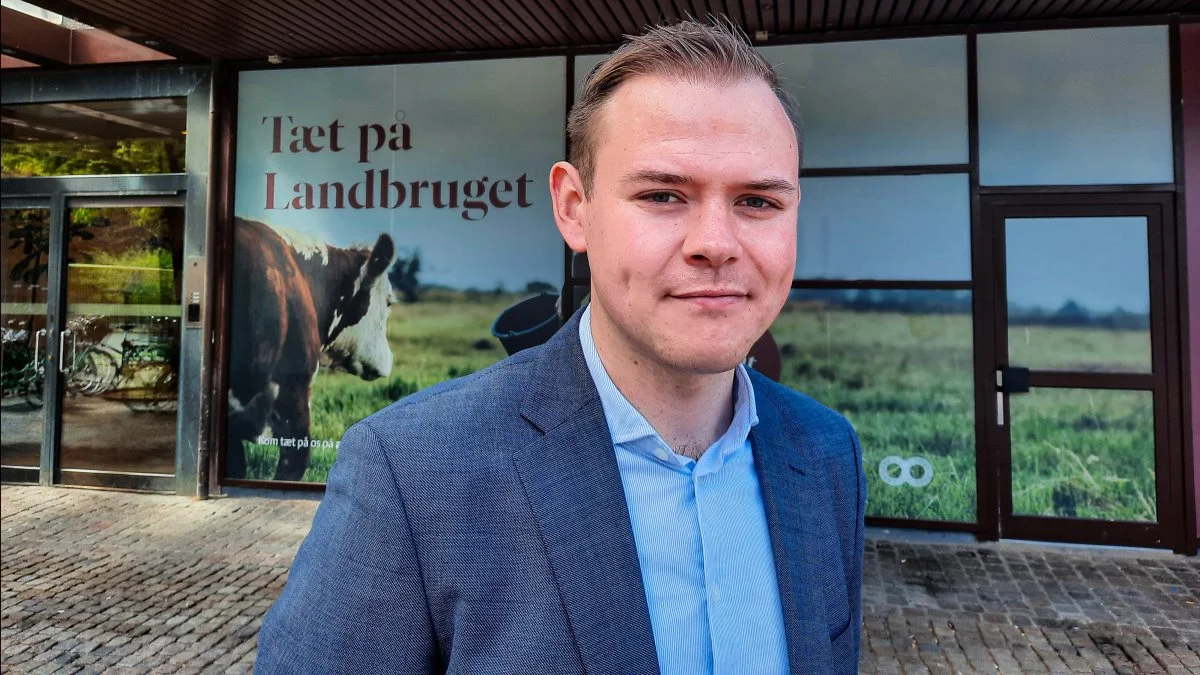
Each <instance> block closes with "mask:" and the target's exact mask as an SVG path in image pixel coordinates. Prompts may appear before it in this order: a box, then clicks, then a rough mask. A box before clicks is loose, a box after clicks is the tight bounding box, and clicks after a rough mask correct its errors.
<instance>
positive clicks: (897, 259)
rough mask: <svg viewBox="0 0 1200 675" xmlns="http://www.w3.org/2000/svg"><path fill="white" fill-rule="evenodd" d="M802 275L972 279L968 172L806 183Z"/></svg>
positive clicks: (798, 241) (798, 242)
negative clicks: (966, 173)
mask: <svg viewBox="0 0 1200 675" xmlns="http://www.w3.org/2000/svg"><path fill="white" fill-rule="evenodd" d="M800 190H801V193H802V196H801V200H800V225H799V227H800V229H799V232H798V233H797V237H796V247H797V252H796V278H797V279H881V280H882V279H887V280H897V279H899V280H912V279H927V280H928V279H932V280H969V279H970V278H971V211H970V188H969V181H968V179H967V176H966V175H965V174H945V175H940V174H939V175H925V176H853V177H838V178H804V179H802V180H801V181H800Z"/></svg>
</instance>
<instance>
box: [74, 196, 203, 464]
mask: <svg viewBox="0 0 1200 675" xmlns="http://www.w3.org/2000/svg"><path fill="white" fill-rule="evenodd" d="M183 230H184V210H183V208H182V207H179V206H166V207H132V208H130V207H120V208H72V209H70V210H69V211H68V217H67V233H66V234H67V236H66V240H67V260H68V264H67V327H66V333H65V337H64V338H63V340H64V346H65V351H64V359H65V362H64V363H62V364H60V366H61V367H63V368H64V370H65V382H64V387H65V389H66V391H67V393H68V395H67V396H65V397H63V399H62V439H61V448H60V451H61V458H60V461H61V465H62V469H63V471H86V472H93V471H102V472H110V471H116V472H121V473H125V472H138V473H144V474H158V475H166V476H169V475H171V474H173V473H175V445H176V427H177V426H178V415H177V410H178V403H179V337H180V336H179V328H180V326H179V318H180V306H179V301H180V279H181V275H182V273H183V264H182V263H183ZM131 428H137V430H138V432H137V434H134V435H132V436H131V435H130V433H129V430H130V429H131Z"/></svg>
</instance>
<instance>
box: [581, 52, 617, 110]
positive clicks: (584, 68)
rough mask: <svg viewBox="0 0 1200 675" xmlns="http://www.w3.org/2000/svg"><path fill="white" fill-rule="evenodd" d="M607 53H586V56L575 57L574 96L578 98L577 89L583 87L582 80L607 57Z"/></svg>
mask: <svg viewBox="0 0 1200 675" xmlns="http://www.w3.org/2000/svg"><path fill="white" fill-rule="evenodd" d="M608 56H609V55H608V54H588V55H586V56H576V57H575V98H576V100H578V99H579V90H580V89H582V88H583V81H584V80H585V79H587V76H588V75H589V74H590V73H591V72H592V69H593V68H595V67H596V66H598V65H600V62H601V61H603V60H604V59H607V58H608Z"/></svg>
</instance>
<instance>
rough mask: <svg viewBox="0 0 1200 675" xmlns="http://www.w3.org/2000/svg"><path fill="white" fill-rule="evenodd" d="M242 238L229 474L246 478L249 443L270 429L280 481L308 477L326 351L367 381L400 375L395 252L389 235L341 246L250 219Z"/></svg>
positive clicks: (238, 234)
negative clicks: (368, 244) (315, 385)
mask: <svg viewBox="0 0 1200 675" xmlns="http://www.w3.org/2000/svg"><path fill="white" fill-rule="evenodd" d="M234 237H235V242H236V248H235V251H236V252H237V253H236V255H235V256H234V270H233V294H234V301H233V303H232V309H233V313H232V316H231V320H232V326H231V336H232V337H231V340H230V366H229V381H230V386H229V418H228V419H229V428H228V439H229V443H228V448H229V450H228V455H227V458H228V462H227V467H226V474H227V475H228V476H230V477H235V478H241V477H244V476H245V475H246V458H245V452H244V449H243V445H242V441H253V440H255V439H257V438H258V437H259V436H261V434H262V433H263V431H264V430H265V428H266V427H268V426H269V427H270V428H271V435H272V437H274V438H276V439H280V448H279V464H278V466H277V467H276V469H275V479H276V480H300V478H301V476H303V475H304V471H305V469H307V468H308V458H309V448H308V447H307V445H308V439H309V428H310V417H309V399H310V396H311V394H312V382H313V379H314V378H315V377H316V374H317V370H318V368H319V367H320V362H321V357H322V354H325V356H326V357H327V358H328V360H329V362H330V364H331V365H332V366H334V367H338V368H342V369H345V370H347V371H349V372H351V373H354V374H355V375H358V376H359V377H361V378H363V379H364V380H373V379H376V378H379V377H387V376H388V375H389V374H390V373H391V370H392V353H391V350H390V348H389V347H388V342H387V319H388V306H389V305H390V304H391V284H390V282H389V281H388V278H387V270H388V267H390V266H391V264H392V258H393V257H394V256H395V246H394V245H393V243H392V238H391V237H389V236H388V235H387V234H380V235H379V239H378V240H377V241H376V242H375V245H374V246H373V247H372V248H371V249H370V250H366V249H354V248H352V249H347V248H339V247H336V246H330V245H328V244H324V243H318V242H314V241H309V240H305V239H303V238H301V237H300V236H299V235H294V234H289V233H287V232H285V231H283V230H276V229H273V228H271V227H270V226H268V225H266V224H264V223H260V222H258V221H254V220H248V219H245V218H235V219H234ZM283 439H296V440H299V439H304V441H305V442H304V443H295V444H294V445H293V444H286V445H285V442H284V441H283ZM288 445H290V447H287V446H288ZM301 446H303V447H301Z"/></svg>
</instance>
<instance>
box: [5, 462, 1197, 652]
mask: <svg viewBox="0 0 1200 675" xmlns="http://www.w3.org/2000/svg"><path fill="white" fill-rule="evenodd" d="M316 505H317V502H316V501H315V500H313V499H274V498H262V497H226V498H221V499H213V500H209V501H206V502H193V501H189V500H186V499H183V498H179V497H170V496H157V495H144V494H128V493H119V492H104V491H94V490H93V491H89V490H74V489H66V488H38V487H25V486H11V485H5V486H3V488H2V489H0V547H2V556H0V670H3V671H4V672H6V673H7V672H12V673H30V672H32V673H54V672H63V673H73V672H105V673H108V672H131V673H133V672H170V673H176V672H213V673H222V672H232V673H239V672H247V671H249V670H250V669H251V668H252V667H253V662H254V647H255V640H256V637H257V632H258V627H259V625H260V623H261V622H262V617H263V615H264V613H265V612H266V610H267V609H268V608H269V607H270V605H271V603H272V601H273V600H274V599H275V597H276V596H277V595H278V594H279V591H280V590H281V589H282V587H283V581H284V578H285V576H286V573H287V569H288V565H289V563H290V562H291V559H292V555H293V554H294V552H295V549H296V546H297V545H298V544H299V542H300V540H301V539H302V538H303V536H304V534H305V532H306V531H307V529H308V526H309V523H310V521H311V520H312V515H313V512H314V511H315V509H316ZM863 600H864V615H865V619H864V623H865V627H866V631H865V633H864V637H863V661H862V670H863V672H865V673H975V672H979V673H996V672H1001V673H1026V672H1028V673H1038V672H1084V673H1162V672H1166V673H1200V604H1198V603H1200V561H1198V560H1197V559H1195V558H1183V557H1180V556H1173V555H1170V554H1165V553H1147V552H1144V551H1143V552H1110V551H1104V552H1099V551H1095V550H1091V549H1061V548H1054V547H1044V546H1029V545H1020V544H1008V543H1005V544H1001V545H992V544H965V543H911V542H905V541H899V540H896V539H894V538H887V539H882V538H877V537H873V538H872V540H871V541H869V542H868V545H867V556H866V566H865V582H864V591H863Z"/></svg>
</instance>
